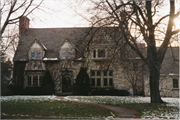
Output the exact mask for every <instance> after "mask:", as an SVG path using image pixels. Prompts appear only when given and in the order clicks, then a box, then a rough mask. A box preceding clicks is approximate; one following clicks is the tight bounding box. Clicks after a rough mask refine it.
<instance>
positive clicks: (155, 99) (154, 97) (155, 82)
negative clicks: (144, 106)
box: [149, 63, 164, 103]
mask: <svg viewBox="0 0 180 120" xmlns="http://www.w3.org/2000/svg"><path fill="white" fill-rule="evenodd" d="M149 71H150V91H151V103H164V102H163V101H162V99H161V96H160V91H159V78H160V69H159V66H158V63H156V64H150V65H149Z"/></svg>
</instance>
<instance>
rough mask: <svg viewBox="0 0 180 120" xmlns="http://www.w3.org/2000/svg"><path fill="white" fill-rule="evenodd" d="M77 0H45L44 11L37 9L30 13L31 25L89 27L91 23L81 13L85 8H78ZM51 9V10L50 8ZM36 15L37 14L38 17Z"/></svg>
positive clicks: (39, 26)
mask: <svg viewBox="0 0 180 120" xmlns="http://www.w3.org/2000/svg"><path fill="white" fill-rule="evenodd" d="M75 1H76V0H72V2H69V1H67V0H56V1H54V0H45V1H44V3H43V5H42V8H43V6H45V7H46V8H45V9H44V10H45V12H44V11H39V10H36V11H34V14H33V15H30V16H29V18H30V27H33V28H57V27H88V25H89V23H88V22H87V21H86V20H85V19H84V18H83V17H82V16H80V15H79V13H83V10H82V9H81V10H80V9H78V7H80V6H77V5H78V3H77V2H75ZM49 9H50V10H49ZM35 16H37V18H39V19H37V18H36V17H35Z"/></svg>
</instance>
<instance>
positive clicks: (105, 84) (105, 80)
mask: <svg viewBox="0 0 180 120" xmlns="http://www.w3.org/2000/svg"><path fill="white" fill-rule="evenodd" d="M104 86H107V78H104Z"/></svg>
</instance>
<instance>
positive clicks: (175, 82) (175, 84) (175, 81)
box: [172, 78, 179, 89]
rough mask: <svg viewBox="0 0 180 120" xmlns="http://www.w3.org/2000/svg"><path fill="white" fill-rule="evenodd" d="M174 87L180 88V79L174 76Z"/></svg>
mask: <svg viewBox="0 0 180 120" xmlns="http://www.w3.org/2000/svg"><path fill="white" fill-rule="evenodd" d="M172 82H173V89H178V88H179V80H178V79H175V78H173V81H172Z"/></svg>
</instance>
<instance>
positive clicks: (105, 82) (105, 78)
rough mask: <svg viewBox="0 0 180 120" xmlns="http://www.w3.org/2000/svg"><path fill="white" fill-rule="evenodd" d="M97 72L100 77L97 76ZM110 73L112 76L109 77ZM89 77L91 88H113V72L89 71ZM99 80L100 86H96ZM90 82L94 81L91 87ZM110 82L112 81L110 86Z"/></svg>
mask: <svg viewBox="0 0 180 120" xmlns="http://www.w3.org/2000/svg"><path fill="white" fill-rule="evenodd" d="M93 72H94V73H93ZM98 72H100V76H98ZM110 72H112V75H110ZM92 73H93V74H92ZM105 73H106V75H105ZM90 77H91V85H92V87H101V88H104V87H105V88H109V87H113V70H109V71H107V70H91V71H90ZM99 79H100V86H99V85H98V80H99ZM92 80H94V81H95V84H94V85H93V82H92ZM110 80H112V85H110Z"/></svg>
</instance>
